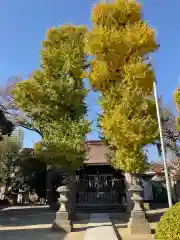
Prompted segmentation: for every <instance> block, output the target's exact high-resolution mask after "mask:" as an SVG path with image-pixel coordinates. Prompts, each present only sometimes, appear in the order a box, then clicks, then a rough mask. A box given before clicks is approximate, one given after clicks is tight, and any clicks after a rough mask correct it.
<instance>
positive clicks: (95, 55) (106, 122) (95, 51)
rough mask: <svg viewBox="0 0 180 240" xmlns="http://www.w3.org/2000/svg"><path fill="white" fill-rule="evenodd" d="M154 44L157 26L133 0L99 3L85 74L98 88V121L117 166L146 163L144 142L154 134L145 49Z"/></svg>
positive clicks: (134, 168) (133, 169)
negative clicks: (88, 62) (147, 20)
mask: <svg viewBox="0 0 180 240" xmlns="http://www.w3.org/2000/svg"><path fill="white" fill-rule="evenodd" d="M157 49H158V44H157V43H156V40H155V30H154V29H153V28H151V27H150V26H149V25H148V24H147V22H145V21H144V20H143V19H142V13H141V5H140V4H139V3H137V2H136V1H132V0H114V1H111V2H108V3H98V4H96V5H95V6H94V8H93V10H92V29H91V31H89V32H88V33H87V34H86V45H85V51H86V53H87V54H88V55H89V56H91V59H92V60H91V68H90V71H89V72H88V77H89V81H90V84H91V86H92V87H93V89H94V90H95V91H98V92H100V96H101V97H100V101H99V102H100V105H101V107H102V114H101V116H100V118H99V126H100V128H101V131H102V134H103V135H104V138H105V139H106V140H107V141H108V143H109V145H110V147H111V149H113V150H115V151H113V153H111V154H110V155H111V158H110V161H111V163H112V165H113V166H114V167H115V168H118V169H119V168H120V169H122V170H124V171H125V172H129V173H137V172H141V171H143V170H144V169H145V168H146V166H147V161H146V160H147V156H146V152H145V150H144V146H145V145H147V144H150V143H152V141H153V140H155V139H156V137H157V120H156V110H155V103H154V100H153V98H152V94H153V81H154V80H155V76H154V72H153V69H152V65H151V62H150V59H149V57H148V56H149V54H150V53H152V52H155V51H156V50H157Z"/></svg>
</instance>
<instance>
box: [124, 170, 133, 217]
mask: <svg viewBox="0 0 180 240" xmlns="http://www.w3.org/2000/svg"><path fill="white" fill-rule="evenodd" d="M131 185H132V175H131V174H130V173H125V186H126V204H127V209H126V210H127V212H128V213H129V214H130V213H131V210H132V208H133V203H132V199H131V197H132V192H131V191H129V189H130V187H131Z"/></svg>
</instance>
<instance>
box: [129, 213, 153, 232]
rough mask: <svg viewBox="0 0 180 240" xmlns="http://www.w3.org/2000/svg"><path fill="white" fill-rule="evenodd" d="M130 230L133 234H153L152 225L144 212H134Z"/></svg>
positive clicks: (130, 220) (130, 221)
mask: <svg viewBox="0 0 180 240" xmlns="http://www.w3.org/2000/svg"><path fill="white" fill-rule="evenodd" d="M128 228H129V231H130V233H131V234H151V228H150V225H149V223H148V221H147V219H146V216H145V212H144V211H142V210H138V211H137V210H132V212H131V218H130V219H129V223H128Z"/></svg>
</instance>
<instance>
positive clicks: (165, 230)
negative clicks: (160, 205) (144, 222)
mask: <svg viewBox="0 0 180 240" xmlns="http://www.w3.org/2000/svg"><path fill="white" fill-rule="evenodd" d="M155 240H180V203H177V204H175V205H174V206H173V207H171V208H169V209H168V210H167V212H166V213H165V214H164V215H163V216H162V217H161V219H160V222H159V223H158V225H157V228H156V234H155Z"/></svg>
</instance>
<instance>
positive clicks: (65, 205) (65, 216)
mask: <svg viewBox="0 0 180 240" xmlns="http://www.w3.org/2000/svg"><path fill="white" fill-rule="evenodd" d="M57 191H58V192H59V193H60V198H59V199H58V200H59V202H60V208H59V210H58V212H57V213H56V219H55V221H54V224H53V226H52V227H53V228H54V229H58V230H61V231H64V232H71V230H72V221H71V213H70V204H69V202H70V201H69V187H68V186H61V187H58V189H57Z"/></svg>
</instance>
